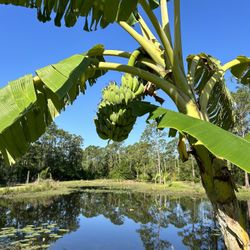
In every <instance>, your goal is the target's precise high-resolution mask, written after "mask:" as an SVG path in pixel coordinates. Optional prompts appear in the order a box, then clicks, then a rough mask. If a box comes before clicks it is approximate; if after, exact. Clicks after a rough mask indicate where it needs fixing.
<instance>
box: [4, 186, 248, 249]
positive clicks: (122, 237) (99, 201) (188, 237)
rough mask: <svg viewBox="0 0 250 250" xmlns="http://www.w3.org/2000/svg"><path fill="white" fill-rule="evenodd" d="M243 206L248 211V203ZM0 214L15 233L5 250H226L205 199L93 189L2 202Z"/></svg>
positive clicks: (6, 240) (5, 224)
mask: <svg viewBox="0 0 250 250" xmlns="http://www.w3.org/2000/svg"><path fill="white" fill-rule="evenodd" d="M241 205H242V206H244V208H245V210H246V211H247V210H248V209H247V202H242V204H241ZM0 214H1V217H0V228H12V229H11V230H14V233H13V231H12V233H9V234H8V237H7V236H6V234H5V235H4V233H2V234H0V245H1V246H2V248H3V249H8V248H7V247H8V246H9V245H10V244H11V243H12V244H13V241H17V240H23V242H21V243H20V244H21V246H22V247H21V248H20V249H49V250H80V249H81V250H82V249H87V250H99V249H100V250H118V249H119V250H125V249H128V250H132V249H148V250H151V249H178V250H179V249H213V250H214V249H224V244H223V241H222V239H221V235H220V233H219V231H218V229H217V226H216V223H215V221H214V218H213V213H212V210H211V205H210V203H209V202H208V201H207V200H205V199H202V198H192V197H181V198H179V197H170V196H167V195H152V194H144V193H133V192H127V191H117V190H116V191H109V190H91V189H89V190H85V191H83V192H79V193H74V194H70V195H63V196H59V197H56V198H53V199H49V200H48V199H47V200H41V199H39V200H36V201H32V202H31V201H22V202H21V201H20V202H17V201H5V200H1V201H0ZM246 219H247V215H246ZM27 225H28V226H27ZM30 228H31V229H32V228H33V231H35V232H36V233H35V234H34V232H30V231H29V230H30ZM3 230H9V229H3ZM25 230H26V231H25ZM0 233H1V230H0ZM27 238H28V239H29V238H30V239H31V241H30V242H29V243H28V244H30V245H28V248H27V241H28V240H27ZM25 240H26V242H25ZM25 247H26V248H25Z"/></svg>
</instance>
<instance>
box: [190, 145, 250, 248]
mask: <svg viewBox="0 0 250 250" xmlns="http://www.w3.org/2000/svg"><path fill="white" fill-rule="evenodd" d="M193 149H194V150H193V154H194V157H195V159H196V161H197V164H198V166H199V169H200V175H201V180H202V184H203V186H204V188H205V190H206V193H207V196H208V198H209V200H210V201H211V203H212V206H213V209H214V212H215V216H216V218H217V221H218V223H219V226H220V229H221V232H222V235H223V237H224V241H225V245H226V247H227V249H229V250H238V249H240V250H242V249H244V250H245V249H250V240H249V236H248V233H247V231H246V223H245V221H244V216H243V213H242V211H241V208H240V206H239V202H238V200H237V198H236V195H235V190H236V186H235V184H234V181H233V179H232V176H231V173H230V171H229V169H228V168H227V164H226V162H225V161H223V160H221V159H218V158H216V157H214V156H213V155H212V154H211V153H210V152H209V151H208V150H207V149H206V148H205V147H203V146H202V145H198V144H195V145H194V146H193Z"/></svg>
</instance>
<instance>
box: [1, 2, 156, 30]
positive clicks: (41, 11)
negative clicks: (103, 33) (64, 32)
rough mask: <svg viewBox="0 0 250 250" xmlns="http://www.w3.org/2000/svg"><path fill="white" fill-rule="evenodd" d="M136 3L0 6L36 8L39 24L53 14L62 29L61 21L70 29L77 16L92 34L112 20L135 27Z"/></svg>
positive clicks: (30, 3) (53, 3)
mask: <svg viewBox="0 0 250 250" xmlns="http://www.w3.org/2000/svg"><path fill="white" fill-rule="evenodd" d="M138 2H139V1H138V0H77V1H76V0H59V1H54V0H40V1H36V0H31V1H27V0H18V1H17V0H0V4H12V5H17V6H23V7H26V8H36V9H37V18H38V20H39V21H41V22H47V21H50V20H51V14H52V12H54V13H55V18H54V22H55V25H56V26H61V20H62V18H64V21H65V25H66V27H72V26H74V25H75V24H76V22H77V20H78V18H79V17H85V23H84V30H87V31H91V30H92V28H93V27H94V29H96V28H97V26H98V24H100V26H101V27H102V28H105V27H107V26H108V25H109V24H110V23H113V22H115V21H127V22H128V23H129V24H131V25H132V24H134V23H135V22H136V15H137V5H138ZM149 3H150V6H151V8H152V9H153V8H156V7H157V6H158V5H159V1H158V0H150V1H149ZM52 16H54V15H52Z"/></svg>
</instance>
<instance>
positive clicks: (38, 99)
mask: <svg viewBox="0 0 250 250" xmlns="http://www.w3.org/2000/svg"><path fill="white" fill-rule="evenodd" d="M102 52H103V47H102V46H101V45H97V46H96V47H94V48H93V49H92V50H90V51H89V52H88V53H86V54H78V55H74V56H72V57H70V58H67V59H65V60H63V61H61V62H59V63H57V64H52V65H49V66H47V67H44V68H42V69H39V70H37V71H36V74H37V76H38V77H39V78H38V79H39V80H37V81H34V80H33V79H34V78H33V77H32V75H27V76H24V77H22V78H20V79H18V80H15V81H12V82H9V83H8V85H7V86H6V87H4V88H2V89H0V109H1V114H0V151H1V153H2V155H3V157H4V159H5V161H6V162H7V163H9V164H11V163H12V162H14V160H15V159H17V158H18V157H20V156H22V155H23V154H24V153H25V152H26V151H27V149H28V147H29V145H30V143H31V142H34V141H35V140H37V139H38V138H39V137H40V136H41V135H42V134H43V133H44V132H45V130H46V127H47V126H48V125H49V124H50V123H51V122H52V120H53V119H54V118H55V116H56V115H57V114H58V113H59V112H60V111H61V110H62V109H64V108H65V106H66V105H68V104H70V103H72V102H73V101H74V100H75V99H76V97H77V96H78V94H79V93H80V92H83V93H84V91H85V89H86V81H87V80H88V81H89V83H90V84H93V83H94V82H95V80H96V78H97V77H99V76H101V75H102V74H104V73H105V72H101V71H94V70H93V67H92V61H93V58H95V60H99V61H100V60H102V61H103V60H104V59H103V57H102V56H101V55H102Z"/></svg>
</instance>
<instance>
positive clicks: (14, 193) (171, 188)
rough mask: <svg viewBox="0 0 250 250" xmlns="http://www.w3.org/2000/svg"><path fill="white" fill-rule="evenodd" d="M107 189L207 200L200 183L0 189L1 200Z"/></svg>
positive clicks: (248, 194)
mask: <svg viewBox="0 0 250 250" xmlns="http://www.w3.org/2000/svg"><path fill="white" fill-rule="evenodd" d="M103 189H105V190H106V191H107V190H110V191H134V192H143V193H157V194H163V193H164V194H169V195H174V196H192V197H194V196H198V197H205V196H206V194H205V192H204V189H203V187H202V186H201V185H200V184H199V183H192V182H180V181H174V182H170V183H167V184H166V185H163V184H154V183H145V182H136V181H115V180H91V181H84V180H80V181H63V182H57V181H53V180H45V181H40V182H34V183H30V184H24V185H19V186H15V187H3V188H0V197H1V198H8V199H15V200H16V199H26V198H27V199H31V198H40V197H53V196H58V195H63V194H69V193H72V192H77V191H83V190H84V191H86V192H93V191H94V192H97V191H100V192H101V191H103ZM237 196H238V198H239V199H244V200H247V199H250V190H247V189H244V188H240V191H239V193H237Z"/></svg>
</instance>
